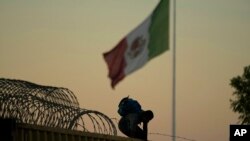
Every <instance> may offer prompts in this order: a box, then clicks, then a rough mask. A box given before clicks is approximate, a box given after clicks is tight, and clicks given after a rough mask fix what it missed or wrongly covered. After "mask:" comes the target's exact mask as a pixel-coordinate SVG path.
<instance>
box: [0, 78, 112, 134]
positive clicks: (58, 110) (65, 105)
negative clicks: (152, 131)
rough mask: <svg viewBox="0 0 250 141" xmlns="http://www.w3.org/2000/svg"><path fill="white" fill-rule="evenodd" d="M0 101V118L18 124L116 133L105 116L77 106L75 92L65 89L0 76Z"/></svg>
mask: <svg viewBox="0 0 250 141" xmlns="http://www.w3.org/2000/svg"><path fill="white" fill-rule="evenodd" d="M0 103H1V104H0V118H3V119H14V120H15V122H17V123H20V124H22V123H26V124H31V125H38V126H44V127H57V128H63V129H70V130H79V131H85V132H94V133H100V134H108V135H117V130H116V127H115V125H114V123H113V122H112V121H111V119H110V118H109V117H108V116H106V115H104V114H103V113H101V112H98V111H94V110H87V109H82V108H80V107H79V103H78V100H77V98H76V96H75V95H74V93H73V92H72V91H70V90H69V89H66V88H61V87H51V86H41V85H37V84H34V83H31V82H27V81H22V80H14V79H4V78H0ZM89 125H91V126H89Z"/></svg>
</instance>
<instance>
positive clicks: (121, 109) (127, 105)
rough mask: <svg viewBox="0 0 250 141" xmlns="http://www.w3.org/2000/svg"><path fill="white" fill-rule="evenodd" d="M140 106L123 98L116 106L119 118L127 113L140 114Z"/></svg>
mask: <svg viewBox="0 0 250 141" xmlns="http://www.w3.org/2000/svg"><path fill="white" fill-rule="evenodd" d="M141 111H142V109H141V105H140V104H139V103H138V102H137V101H136V100H133V99H131V98H129V97H125V98H123V99H122V100H121V101H120V103H119V106H118V113H119V115H120V116H126V115H127V114H129V113H139V112H141Z"/></svg>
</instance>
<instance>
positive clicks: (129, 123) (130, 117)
mask: <svg viewBox="0 0 250 141" xmlns="http://www.w3.org/2000/svg"><path fill="white" fill-rule="evenodd" d="M118 107H119V109H118V113H119V114H120V116H121V119H120V121H119V123H118V126H119V129H120V131H121V132H122V133H123V134H125V135H127V136H128V137H131V138H138V139H142V140H145V141H146V140H147V134H148V122H149V121H150V120H151V119H153V117H154V114H153V112H152V111H150V110H147V111H144V110H142V109H141V105H140V104H139V103H138V102H137V101H136V100H133V99H131V98H129V97H125V98H123V99H122V100H121V101H120V103H119V106H118ZM141 123H143V125H142V128H140V127H139V124H141Z"/></svg>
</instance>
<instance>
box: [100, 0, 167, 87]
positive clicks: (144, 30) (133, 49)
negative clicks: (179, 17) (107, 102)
mask: <svg viewBox="0 0 250 141" xmlns="http://www.w3.org/2000/svg"><path fill="white" fill-rule="evenodd" d="M168 43H169V0H161V1H160V2H159V4H158V5H157V7H156V8H155V9H154V11H153V12H152V13H151V14H150V15H149V16H148V17H147V18H146V19H145V20H144V21H143V22H142V23H141V24H140V25H139V26H138V27H136V28H135V29H134V30H133V31H132V32H130V33H129V34H128V35H127V36H126V37H124V38H123V39H122V40H121V41H120V42H119V43H118V44H117V45H116V46H115V47H114V48H113V49H112V50H110V51H109V52H106V53H104V54H103V56H104V59H105V61H106V63H107V65H108V69H109V78H110V79H111V86H112V88H114V87H115V85H116V84H117V83H118V82H119V81H121V80H122V79H124V78H125V76H127V75H128V74H130V73H132V72H133V71H135V70H137V69H139V68H141V67H142V66H144V65H145V64H146V63H147V62H148V61H149V60H151V59H152V58H154V57H156V56H157V55H160V54H161V53H163V52H164V51H166V50H168V48H169V45H168Z"/></svg>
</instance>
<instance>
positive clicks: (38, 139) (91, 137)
mask: <svg viewBox="0 0 250 141" xmlns="http://www.w3.org/2000/svg"><path fill="white" fill-rule="evenodd" d="M0 123H1V126H0V131H1V132H0V139H1V141H140V140H138V139H132V138H126V137H120V136H114V135H105V134H97V133H89V132H83V131H74V130H69V129H63V128H53V127H44V126H38V125H30V124H22V123H15V120H13V119H0Z"/></svg>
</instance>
